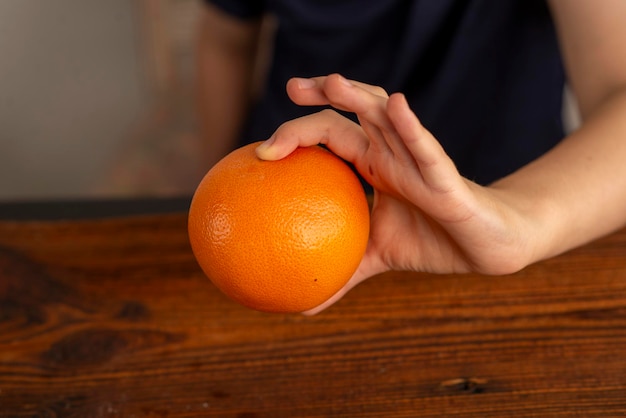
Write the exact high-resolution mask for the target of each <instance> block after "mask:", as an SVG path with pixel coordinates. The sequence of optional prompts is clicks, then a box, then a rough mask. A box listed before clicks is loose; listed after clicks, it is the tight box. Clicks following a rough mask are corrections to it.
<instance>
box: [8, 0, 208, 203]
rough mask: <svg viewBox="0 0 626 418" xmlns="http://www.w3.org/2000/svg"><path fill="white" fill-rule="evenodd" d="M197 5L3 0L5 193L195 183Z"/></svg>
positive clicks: (160, 188) (151, 0)
mask: <svg viewBox="0 0 626 418" xmlns="http://www.w3.org/2000/svg"><path fill="white" fill-rule="evenodd" d="M200 7H201V4H200V1H199V0H107V1H101V0H55V1H53V2H52V1H47V0H19V1H8V0H5V1H0V56H2V64H0V200H4V201H6V200H16V199H19V200H25V199H44V198H45V199H47V198H76V197H90V196H93V197H96V196H97V197H100V196H117V197H124V196H135V195H142V196H152V195H184V194H189V193H191V192H192V189H193V186H194V185H195V184H196V183H197V181H198V180H199V179H198V178H197V176H198V174H197V173H191V171H192V170H190V169H189V167H190V163H189V159H193V155H194V147H195V144H196V143H197V141H198V138H197V137H196V135H195V127H194V122H193V103H192V96H191V89H192V86H191V83H192V74H193V71H192V68H193V65H192V64H193V38H194V33H195V26H196V22H195V19H196V18H197V17H198V13H199V8H200Z"/></svg>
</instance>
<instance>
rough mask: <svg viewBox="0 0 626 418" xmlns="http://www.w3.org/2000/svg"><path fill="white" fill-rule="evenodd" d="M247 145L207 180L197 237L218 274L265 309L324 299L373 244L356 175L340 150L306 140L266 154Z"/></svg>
mask: <svg viewBox="0 0 626 418" xmlns="http://www.w3.org/2000/svg"><path fill="white" fill-rule="evenodd" d="M259 144H260V143H254V144H250V145H247V146H244V147H242V148H239V149H237V150H235V151H233V152H232V153H230V154H229V155H227V156H226V157H225V158H224V159H222V160H221V161H220V162H219V163H218V164H216V165H215V166H214V167H213V168H212V169H211V170H210V171H209V172H208V173H207V174H206V176H205V177H204V179H203V180H202V181H201V183H200V184H199V186H198V188H197V190H196V192H195V194H194V197H193V200H192V203H191V207H190V211H189V223H188V229H189V239H190V242H191V246H192V249H193V252H194V255H195V257H196V259H197V261H198V263H199V265H200V267H201V268H202V270H203V271H204V273H205V274H206V275H207V277H209V279H210V280H211V281H212V282H213V283H214V284H215V285H216V286H217V287H218V288H219V289H220V290H221V291H222V292H223V293H224V294H226V295H227V296H228V297H230V298H231V299H233V300H234V301H236V302H238V303H240V304H242V305H244V306H246V307H249V308H252V309H255V310H259V311H263V312H276V313H295V312H304V311H307V310H309V309H312V308H315V307H316V306H318V305H320V304H322V303H323V302H325V301H326V300H328V299H329V298H330V297H331V296H333V295H334V294H335V293H337V292H338V291H339V290H340V289H341V288H342V287H343V286H344V285H345V284H346V283H347V282H348V281H349V280H350V278H351V277H352V276H353V275H354V273H355V271H356V270H357V267H358V266H359V264H360V262H361V260H362V258H363V255H364V253H365V250H366V246H367V241H368V236H369V222H370V219H369V207H368V203H367V199H366V196H365V193H364V190H363V187H362V186H361V183H360V182H359V180H358V178H357V177H356V175H355V174H354V173H353V172H352V170H351V169H350V168H349V167H348V165H347V164H346V163H345V162H344V161H342V160H341V159H340V158H338V157H337V156H335V155H334V154H332V153H331V152H329V151H327V150H325V149H323V148H321V147H318V146H312V147H306V148H298V149H297V150H296V151H294V152H293V153H292V154H290V155H289V156H288V157H287V158H284V159H282V160H280V161H262V160H260V159H259V158H258V157H257V156H256V154H255V149H256V147H257V146H258V145H259Z"/></svg>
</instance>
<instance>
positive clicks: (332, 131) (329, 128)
mask: <svg viewBox="0 0 626 418" xmlns="http://www.w3.org/2000/svg"><path fill="white" fill-rule="evenodd" d="M317 144H324V145H326V146H327V147H328V148H329V149H330V150H331V151H332V152H334V153H335V154H337V155H338V156H339V157H341V158H343V159H344V160H346V161H349V162H351V163H356V162H357V161H359V160H361V158H362V156H363V155H364V154H365V152H366V151H367V149H368V148H369V139H368V137H367V135H365V133H364V132H363V130H362V129H361V128H360V126H359V125H357V124H356V123H354V122H352V121H351V120H349V119H347V118H345V117H343V116H341V115H340V114H338V113H337V112H335V111H333V110H323V111H321V112H318V113H314V114H311V115H308V116H303V117H301V118H298V119H293V120H291V121H288V122H285V123H284V124H282V125H281V126H280V127H279V128H278V129H277V130H276V132H274V134H273V135H272V137H271V138H270V139H268V140H267V141H265V142H264V143H262V144H261V145H259V146H258V147H257V149H256V154H257V156H258V157H259V158H260V159H262V160H269V161H273V160H280V159H281V158H284V157H286V156H287V155H289V154H290V153H291V152H293V151H294V150H295V149H296V148H297V147H308V146H312V145H317Z"/></svg>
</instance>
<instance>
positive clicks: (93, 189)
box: [0, 0, 578, 201]
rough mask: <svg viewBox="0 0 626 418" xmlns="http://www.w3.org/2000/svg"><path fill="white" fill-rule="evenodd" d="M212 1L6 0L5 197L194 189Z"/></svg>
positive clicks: (1, 190) (1, 92)
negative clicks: (196, 81)
mask: <svg viewBox="0 0 626 418" xmlns="http://www.w3.org/2000/svg"><path fill="white" fill-rule="evenodd" d="M201 7H202V3H201V0H106V1H102V0H54V1H47V0H15V1H13V0H0V56H1V57H2V63H1V64H0V201H11V200H37V199H39V200H41V199H67V198H72V199H74V198H85V197H87V198H89V197H114V198H119V197H135V196H139V197H153V196H190V195H191V193H192V192H193V190H194V189H195V186H196V185H197V183H198V182H199V181H200V178H201V177H202V174H204V172H205V171H206V167H200V162H199V161H198V160H199V159H198V155H199V151H198V149H199V146H198V144H199V141H200V139H199V137H198V136H197V135H196V128H195V123H194V112H193V95H192V92H193V85H192V84H193V82H192V80H193V44H194V35H195V32H196V26H197V21H196V19H197V18H198V17H199V12H200V8H201ZM566 97H567V98H568V101H567V102H566V103H567V106H566V107H565V109H564V118H565V120H566V123H567V125H568V126H570V127H575V126H576V125H577V124H578V118H577V113H576V110H575V107H574V106H573V105H572V103H573V101H572V100H571V95H569V94H568V92H567V91H566Z"/></svg>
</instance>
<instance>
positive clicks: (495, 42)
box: [207, 0, 564, 184]
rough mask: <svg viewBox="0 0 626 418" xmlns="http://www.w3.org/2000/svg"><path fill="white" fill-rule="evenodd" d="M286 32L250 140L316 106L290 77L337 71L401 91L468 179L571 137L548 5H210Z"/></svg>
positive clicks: (387, 0)
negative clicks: (297, 98) (294, 90)
mask: <svg viewBox="0 0 626 418" xmlns="http://www.w3.org/2000/svg"><path fill="white" fill-rule="evenodd" d="M207 1H212V2H213V3H215V4H216V5H217V6H218V7H220V8H222V9H223V10H225V11H226V12H229V13H231V14H233V15H235V16H238V17H240V18H242V19H248V18H254V17H259V16H260V15H261V14H262V13H266V12H267V13H272V14H274V15H275V16H276V17H277V20H278V29H277V35H276V39H275V45H274V57H273V61H272V63H271V67H270V73H269V79H268V84H267V88H266V89H265V90H264V94H263V96H262V97H261V99H260V101H259V102H258V103H257V104H256V105H255V107H254V108H253V110H252V113H251V115H250V119H249V123H248V125H247V127H246V129H245V131H244V134H243V137H242V144H243V143H248V142H252V141H257V140H263V139H266V138H268V137H269V135H271V133H272V132H273V131H274V130H275V129H276V128H277V127H278V126H279V125H280V124H281V123H283V122H284V121H286V120H289V119H293V118H295V117H298V116H302V115H304V114H308V113H311V112H313V111H316V110H317V109H312V108H310V107H299V106H297V105H294V104H293V103H292V102H291V101H290V100H289V98H288V97H287V94H286V93H285V84H286V82H287V80H288V79H289V78H290V77H294V76H300V77H303V76H304V77H306V76H317V75H326V74H330V73H334V72H339V73H341V74H343V75H345V76H346V77H348V78H352V79H355V80H359V81H363V82H366V83H369V84H374V85H379V86H382V87H384V88H385V89H386V90H387V91H388V92H389V93H392V92H396V91H400V92H403V93H404V94H405V95H406V96H407V99H408V101H409V103H410V106H411V108H412V109H413V111H414V112H415V113H416V114H417V116H418V117H419V118H420V120H421V122H422V123H423V124H424V126H425V127H426V128H427V129H429V130H430V131H431V132H432V133H433V134H434V135H435V137H436V138H437V139H438V140H439V141H440V142H441V143H442V145H443V147H444V148H445V150H446V151H447V153H448V154H449V155H450V157H451V158H452V159H453V160H454V162H455V164H456V165H457V167H458V169H459V171H460V172H461V174H462V175H464V176H466V177H468V178H470V179H472V180H475V181H477V182H479V183H482V184H486V183H489V182H491V181H493V180H496V179H498V178H501V177H502V176H504V175H506V174H509V173H510V172H512V171H514V170H516V169H517V168H519V167H521V166H522V165H524V164H526V163H528V162H530V161H531V160H533V159H535V158H537V157H538V156H540V155H541V154H543V153H545V152H546V151H547V150H549V149H550V148H551V147H553V146H554V145H555V144H556V143H557V142H558V141H559V140H560V139H561V138H562V137H563V127H562V121H561V105H562V92H563V85H564V71H563V66H562V62H561V57H560V53H559V49H558V44H557V40H556V34H555V29H554V25H553V22H552V20H551V16H550V13H549V11H548V9H547V6H546V4H545V2H544V1H542V0H502V1H493V0H413V1H412V0H375V1H363V0H360V1H357V0H317V1H315V0H267V1H261V0H207Z"/></svg>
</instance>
